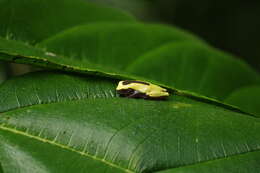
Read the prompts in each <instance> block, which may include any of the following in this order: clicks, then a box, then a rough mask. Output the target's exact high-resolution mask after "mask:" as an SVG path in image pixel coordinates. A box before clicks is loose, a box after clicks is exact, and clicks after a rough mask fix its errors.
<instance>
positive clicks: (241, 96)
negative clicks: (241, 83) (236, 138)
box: [225, 86, 260, 117]
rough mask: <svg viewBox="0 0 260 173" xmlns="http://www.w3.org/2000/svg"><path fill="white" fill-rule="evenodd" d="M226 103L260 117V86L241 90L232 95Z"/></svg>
mask: <svg viewBox="0 0 260 173" xmlns="http://www.w3.org/2000/svg"><path fill="white" fill-rule="evenodd" d="M225 101H226V102H227V103H230V104H232V105H236V106H238V107H240V108H242V109H243V110H245V111H247V112H251V113H253V114H255V115H257V116H258V117H260V107H259V104H260V86H249V87H243V88H240V89H238V90H236V91H234V92H233V93H231V94H230V95H229V96H228V97H227V98H226V100H225Z"/></svg>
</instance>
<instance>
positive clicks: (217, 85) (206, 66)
mask: <svg viewBox="0 0 260 173" xmlns="http://www.w3.org/2000/svg"><path fill="white" fill-rule="evenodd" d="M127 71H128V72H130V73H131V74H135V75H138V76H143V77H146V78H148V79H154V80H156V81H160V82H162V83H164V84H166V85H169V86H173V87H175V88H179V89H183V90H189V91H193V92H196V93H200V94H203V95H206V96H210V97H214V98H216V99H220V100H223V99H224V98H226V96H227V95H229V94H230V93H231V92H232V91H234V90H235V89H237V88H240V87H242V86H246V85H250V84H255V83H256V81H258V80H259V74H258V73H257V72H255V71H254V70H253V69H252V68H250V67H249V66H248V65H247V64H246V63H244V62H242V61H241V60H238V59H237V58H236V57H232V56H231V55H229V54H225V53H223V52H220V51H218V50H216V49H213V48H211V47H209V46H205V45H203V44H198V43H195V42H187V41H186V42H181V43H178V44H176V43H170V44H166V45H164V46H162V47H159V48H158V49H155V50H153V51H150V52H148V53H147V54H145V55H143V56H142V57H140V58H139V59H138V60H136V61H135V62H134V63H132V64H130V65H129V66H128V68H127Z"/></svg>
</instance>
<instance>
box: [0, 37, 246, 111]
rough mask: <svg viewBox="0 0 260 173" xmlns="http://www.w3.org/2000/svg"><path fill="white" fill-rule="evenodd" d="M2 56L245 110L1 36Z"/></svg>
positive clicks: (14, 60) (9, 59) (0, 53)
mask: <svg viewBox="0 0 260 173" xmlns="http://www.w3.org/2000/svg"><path fill="white" fill-rule="evenodd" d="M1 58H2V59H3V60H8V61H13V62H17V63H26V64H32V65H38V66H41V67H45V68H51V69H58V70H62V71H68V72H77V73H83V74H91V75H95V76H106V77H109V78H112V79H134V80H136V79H138V80H145V81H150V82H153V83H156V84H159V85H162V86H164V87H166V88H168V89H169V91H170V92H174V93H175V94H177V95H182V96H186V97H190V98H194V99H197V100H201V101H204V102H210V103H212V104H215V105H221V106H223V107H226V108H229V109H231V110H236V111H238V112H243V111H241V110H239V109H237V108H236V107H234V106H231V105H227V104H224V103H222V102H220V101H218V100H216V99H212V98H210V97H205V96H203V95H199V94H197V93H193V92H190V91H183V90H180V89H176V88H174V87H171V86H167V85H164V84H163V83H161V82H160V81H154V80H151V79H149V78H142V77H137V76H134V75H129V74H128V73H126V72H125V71H121V70H116V69H114V68H110V67H108V66H104V65H99V64H94V63H92V62H89V61H87V60H84V61H77V60H75V59H74V58H68V57H64V56H62V55H57V54H54V53H52V52H48V51H45V50H42V49H39V48H34V47H32V46H29V45H25V44H23V43H21V42H18V41H14V40H6V39H1V37H0V59H1Z"/></svg>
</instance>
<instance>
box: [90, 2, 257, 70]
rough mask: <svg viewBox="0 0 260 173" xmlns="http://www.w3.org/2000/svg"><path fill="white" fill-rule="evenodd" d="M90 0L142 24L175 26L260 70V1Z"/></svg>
mask: <svg viewBox="0 0 260 173" xmlns="http://www.w3.org/2000/svg"><path fill="white" fill-rule="evenodd" d="M88 1H94V2H98V3H102V4H106V5H109V6H112V7H116V8H121V9H124V10H127V11H129V12H130V13H132V14H134V15H135V16H137V18H139V19H141V20H143V21H148V22H156V23H164V24H171V25H176V26H178V27H180V28H183V29H185V30H188V31H190V32H192V33H194V34H196V35H198V36H200V37H201V38H203V39H204V40H206V41H207V42H208V43H210V44H211V45H213V46H214V47H217V48H220V49H222V50H225V51H227V52H229V53H232V54H234V55H236V56H238V57H239V58H242V59H244V60H245V61H247V62H248V63H249V64H251V66H253V67H254V68H255V69H257V70H258V71H260V47H259V46H260V43H259V42H260V34H259V31H260V1H259V0H258V1H257V0H254V1H250V0H248V1H245V0H244V1H242V0H218V1H214V0H197V1H192V0H88Z"/></svg>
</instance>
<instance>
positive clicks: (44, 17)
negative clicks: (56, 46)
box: [0, 0, 134, 43]
mask: <svg viewBox="0 0 260 173" xmlns="http://www.w3.org/2000/svg"><path fill="white" fill-rule="evenodd" d="M0 21H1V27H0V36H2V37H7V38H12V39H18V40H24V41H29V42H30V43H36V42H38V41H40V40H42V39H45V38H47V37H49V36H52V35H54V34H56V33H58V32H60V31H62V30H64V29H67V28H70V27H73V26H75V25H79V24H84V23H92V22H100V21H118V22H131V21H134V18H133V17H131V16H129V15H128V14H125V13H124V12H121V11H119V10H115V9H110V8H107V7H100V6H96V5H94V4H92V3H87V2H84V0H44V1H39V0H19V1H17V0H0Z"/></svg>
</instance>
